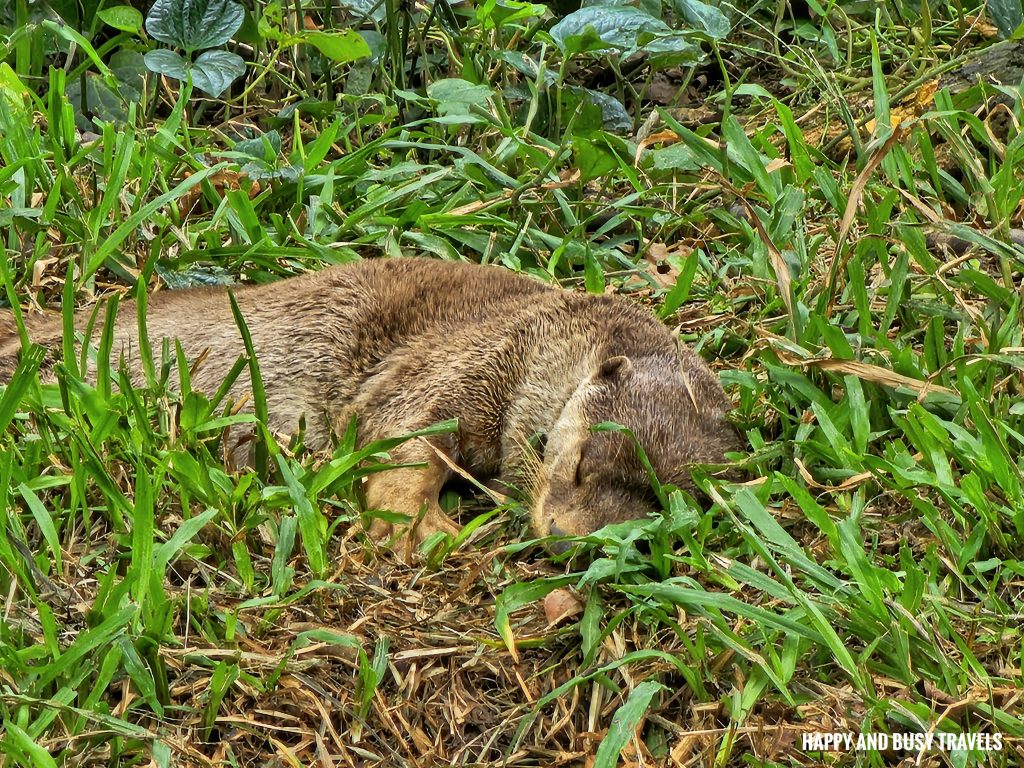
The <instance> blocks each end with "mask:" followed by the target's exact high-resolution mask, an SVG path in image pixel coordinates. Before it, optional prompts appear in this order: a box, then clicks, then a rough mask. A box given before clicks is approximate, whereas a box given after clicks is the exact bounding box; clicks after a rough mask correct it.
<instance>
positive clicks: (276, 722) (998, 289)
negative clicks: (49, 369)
mask: <svg viewBox="0 0 1024 768" xmlns="http://www.w3.org/2000/svg"><path fill="white" fill-rule="evenodd" d="M1020 11H1021V9H1020V5H1019V2H1017V0H998V2H997V1H996V0H993V2H992V3H991V7H990V8H989V9H987V10H986V9H985V8H982V7H978V6H977V3H973V2H966V3H965V2H963V1H962V0H913V2H911V1H910V0H893V1H892V2H866V1H865V2H848V3H842V4H839V3H835V2H824V0H822V1H821V2H819V0H805V1H804V2H800V1H799V0H792V1H791V2H787V1H786V0H763V1H759V2H753V3H750V4H746V5H742V4H741V6H740V7H736V6H733V5H731V4H729V3H727V2H720V3H716V2H713V1H711V0H709V2H707V3H704V2H698V1H697V0H671V1H670V2H661V0H639V2H637V3H617V2H609V3H587V4H585V5H584V6H583V7H580V6H579V5H578V4H577V3H574V2H572V0H553V2H551V3H550V4H549V5H546V6H545V5H541V4H535V3H527V2H516V0H485V1H484V2H478V3H450V2H447V0H436V1H435V2H432V3H415V2H399V0H377V1H376V2H375V1H374V0H283V1H282V2H276V0H246V2H244V3H243V4H238V3H236V2H234V1H233V0H156V2H154V3H152V4H151V3H149V2H144V1H143V0H135V1H134V3H133V4H132V5H124V4H119V2H118V0H50V2H48V3H46V2H29V1H28V0H13V1H12V2H6V3H4V4H3V7H2V8H0V158H2V166H0V225H2V227H3V230H2V232H0V236H2V238H3V247H4V250H5V258H4V259H3V260H2V270H3V271H2V275H0V278H2V282H3V285H4V289H5V291H4V295H5V296H6V303H7V305H9V306H11V307H14V308H20V312H21V313H22V314H24V313H28V312H36V311H39V308H40V307H44V306H45V307H51V308H56V307H58V306H60V305H61V304H63V307H64V310H65V318H66V319H68V320H69V319H70V316H71V314H70V312H71V309H72V308H75V307H88V306H92V305H93V302H94V300H95V299H96V298H97V297H100V296H110V295H126V296H128V297H131V296H132V295H136V296H139V297H144V296H145V292H144V290H142V289H145V288H149V289H154V288H157V287H160V288H162V289H173V288H180V287H184V286H189V285H196V284H208V283H229V282H232V281H235V280H245V281H261V282H262V281H270V280H275V279H278V278H281V277H284V276H287V275H290V274H294V273H298V272H301V271H305V270H309V269H316V268H319V267H322V266H324V265H327V264H335V263H342V262H345V261H349V260H351V259H355V258H359V257H364V256H398V255H400V254H403V253H404V254H408V253H414V252H415V253H428V254H432V255H434V256H436V257H438V258H444V259H467V260H470V261H478V262H491V263H498V264H503V265H505V266H507V267H509V268H511V269H517V270H522V271H524V272H529V273H531V274H535V275H539V276H541V277H544V278H545V279H548V280H553V281H558V282H560V283H562V284H563V285H565V286H567V287H569V288H572V289H576V290H587V291H591V292H604V291H617V292H622V293H626V294H628V295H629V296H631V297H632V298H633V299H634V300H635V301H637V302H640V303H643V304H646V305H648V306H649V307H650V308H651V309H652V311H654V312H656V313H657V314H658V315H659V316H660V317H661V318H662V319H663V320H664V321H665V322H666V323H668V324H669V325H671V326H672V327H674V328H677V329H678V330H679V332H680V334H681V335H682V336H683V337H684V338H685V339H686V340H688V341H689V342H691V343H693V344H694V345H696V346H697V347H698V348H699V350H700V351H701V353H702V354H703V355H704V356H705V357H706V358H707V359H708V360H709V361H712V362H713V364H714V365H715V366H716V367H718V368H720V369H721V376H722V380H723V382H724V383H725V385H726V387H727V389H728V390H729V392H730V394H731V396H732V397H733V398H734V400H735V402H736V411H735V421H736V423H737V425H738V426H739V427H740V428H741V429H742V430H743V432H744V434H745V435H746V437H747V439H748V441H749V443H750V448H751V452H750V456H749V457H748V458H747V459H746V461H745V463H746V466H747V467H748V468H749V469H750V470H751V473H752V476H753V477H755V478H756V480H755V481H754V482H749V483H744V484H734V483H729V482H726V481H724V480H721V479H718V478H715V477H714V476H711V475H706V474H700V475H699V481H700V483H701V485H702V487H703V488H704V489H705V490H706V492H707V496H708V497H709V499H710V503H709V504H703V505H702V504H698V503H697V502H695V501H694V500H693V499H692V498H690V497H689V496H687V495H686V494H683V493H681V492H678V491H677V492H673V493H671V494H670V496H669V499H668V504H667V509H666V510H665V513H664V515H662V516H660V517H658V518H656V519H651V520H649V521H648V522H646V523H645V524H643V525H640V526H632V527H628V526H627V527H623V528H615V529H607V530H605V531H602V532H599V533H598V534H595V535H593V536H591V537H588V538H587V539H586V541H584V542H582V544H581V548H580V551H579V552H578V553H577V555H576V556H572V557H560V558H552V557H550V556H549V555H547V554H546V553H545V551H544V550H543V548H542V546H541V545H540V544H538V543H537V542H534V541H532V540H530V536H529V533H528V526H527V522H526V516H525V514H524V509H523V507H522V505H521V504H520V503H517V502H512V503H510V504H508V505H506V506H504V507H499V508H498V509H497V510H496V509H495V508H494V506H495V505H494V502H491V501H488V500H487V499H482V500H479V499H478V500H477V501H476V502H473V501H464V502H461V503H462V506H463V509H462V512H461V520H462V522H463V523H464V524H466V529H465V531H464V534H463V536H462V537H460V540H459V541H457V542H441V543H439V545H438V546H437V547H435V548H434V549H433V551H432V552H431V553H429V554H428V555H427V556H426V557H424V558H423V559H421V560H420V561H419V562H418V563H417V564H415V565H406V564H405V563H404V561H403V558H402V557H401V556H400V554H397V553H392V552H389V551H386V550H381V549H379V548H377V547H376V546H375V544H374V543H373V542H372V541H369V540H367V538H366V537H365V536H364V534H363V533H362V528H361V526H359V525H355V524H353V523H354V521H356V520H358V518H359V516H360V514H361V511H362V510H361V508H360V504H359V494H358V485H359V478H360V477H361V476H362V475H363V474H365V473H366V472H368V471H374V470H375V469H376V468H379V466H381V463H382V462H386V456H385V455H383V454H382V453H381V452H382V451H383V450H385V449H386V446H373V447H372V448H371V449H370V450H368V451H362V452H360V451H355V450H354V447H353V444H352V441H351V439H350V437H345V436H343V437H342V438H341V439H340V442H339V446H338V448H337V450H336V451H335V452H334V453H333V455H331V456H314V455H309V454H307V453H306V452H305V451H303V450H302V449H301V446H297V445H285V444H277V443H276V442H275V441H274V437H273V436H271V435H266V434H265V435H264V436H263V439H264V444H265V445H266V453H267V456H268V457H269V461H268V462H267V464H266V465H265V466H263V467H261V471H260V472H257V473H255V474H253V473H241V474H239V473H229V472H226V471H225V469H224V466H223V463H222V461H221V457H220V452H219V447H218V441H219V438H220V435H221V434H222V432H223V430H224V429H225V428H226V427H227V426H228V425H230V424H232V423H233V422H235V421H237V420H239V419H240V418H243V417H241V416H239V415H236V414H234V413H233V411H232V410H231V408H230V404H228V403H225V402H223V399H224V398H223V393H222V392H221V393H199V392H194V391H192V390H191V388H190V387H189V385H188V377H187V369H186V368H184V367H179V369H178V370H176V371H175V372H174V373H173V374H172V373H171V372H170V371H171V368H170V365H169V362H170V361H171V360H172V359H174V356H175V349H174V348H173V347H167V346H165V347H164V348H163V349H158V350H152V359H153V361H154V364H153V365H152V366H151V367H150V369H149V370H148V371H147V386H145V387H143V388H133V387H132V386H131V385H130V384H129V383H128V381H127V380H126V378H125V377H124V375H123V374H122V373H121V372H120V371H117V370H114V371H111V370H109V369H107V368H105V367H104V366H101V367H100V369H99V375H98V379H97V380H96V382H95V385H93V384H88V383H85V382H84V381H83V378H82V376H81V371H82V368H83V364H84V363H85V362H86V361H85V360H84V359H81V358H78V357H76V354H75V351H74V349H73V346H72V345H71V344H70V343H66V345H65V349H64V350H63V352H62V353H58V354H57V360H56V369H57V382H56V384H40V380H39V377H38V376H37V375H36V371H37V369H38V368H39V366H40V365H41V364H43V356H42V354H41V351H39V350H37V349H31V348H26V350H25V352H24V354H23V356H22V360H21V363H20V367H19V369H18V371H17V373H16V375H15V376H14V379H13V380H12V382H11V383H10V384H9V385H8V386H7V387H6V388H0V392H2V395H0V591H2V593H3V595H4V602H3V611H2V616H0V715H2V720H3V728H2V731H0V765H18V766H33V767H35V768H44V767H49V766H55V765H75V766H78V765H134V764H138V765H157V766H166V765H202V766H207V765H225V764H227V765H314V764H315V765H324V766H329V765H350V766H363V765H374V764H384V765H396V766H397V765H409V766H414V765H439V764H446V763H453V764H454V763H458V764H478V765H515V766H528V765H544V766H550V765H588V766H592V765H596V766H614V765H618V764H620V761H622V763H623V764H629V765H673V766H696V765H715V766H739V765H757V766H800V765H820V764H828V765H864V766H881V765H891V764H894V763H896V762H899V761H900V760H906V761H907V762H906V763H905V764H907V765H925V766H947V765H948V766H957V767H959V766H967V765H978V764H987V765H1021V764H1024V723H1022V720H1021V711H1022V701H1024V673H1022V666H1024V635H1022V632H1021V627H1022V625H1024V621H1022V620H1024V605H1022V593H1024V564H1022V558H1024V462H1022V459H1021V454H1022V443H1024V399H1022V397H1021V392H1022V387H1024V380H1022V373H1021V372H1022V370H1024V339H1022V327H1024V308H1022V305H1021V292H1020V285H1021V279H1022V270H1024V245H1022V244H1024V234H1022V227H1024V222H1022V215H1024V204H1022V198H1024V183H1022V170H1024V152H1022V149H1024V138H1022V135H1024V134H1022V133H1021V119H1022V116H1024V105H1022V92H1021V87H1020V84H1021V80H1022V76H1024V52H1022V50H1024V49H1022V48H1021V47H1020V44H1019V43H1018V42H1015V41H1013V40H1010V41H1008V42H1001V43H1000V42H996V39H997V38H999V37H1004V38H1008V37H1011V36H1012V34H1013V32H1014V30H1015V29H1017V28H1018V27H1019V25H1020V23H1021V21H1022V20H1024V19H1022V17H1021V13H1020ZM141 306H142V308H143V309H144V306H145V303H144V302H141ZM104 339H105V341H104V343H105V344H109V333H107V334H105V335H104ZM68 342H70V336H69V337H68ZM103 357H104V356H103V355H100V358H101V359H102V358H103ZM246 364H248V363H247V360H246V359H245V358H244V357H243V358H241V359H240V361H239V364H238V367H237V370H239V371H240V370H242V368H243V367H244V366H245V365H246ZM257 398H258V393H257ZM449 501H451V502H452V503H460V502H459V500H458V498H457V497H454V496H453V497H451V498H449ZM466 539H468V540H469V542H468V544H466V543H465V540H466ZM546 596H547V598H546V601H545V597H546ZM545 608H546V609H547V611H548V613H547V614H545ZM551 614H556V615H551ZM557 614H564V615H561V616H559V615H557ZM822 730H823V731H853V732H883V733H892V732H904V731H914V732H921V733H936V732H945V733H953V734H961V733H962V734H967V733H1000V734H1002V735H1003V746H1002V749H1001V750H1000V751H997V752H984V751H982V750H979V749H972V748H971V747H970V746H968V745H967V744H966V742H965V743H964V744H962V745H961V746H963V748H962V749H954V750H952V751H945V752H938V751H934V750H932V751H927V752H922V753H917V752H911V753H905V752H894V751H888V752H866V753H848V752H847V753H833V754H829V755H825V754H819V753H814V752H808V751H806V750H804V749H803V748H802V742H801V735H802V734H803V733H805V732H811V731H822Z"/></svg>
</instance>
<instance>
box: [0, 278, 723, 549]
mask: <svg viewBox="0 0 1024 768" xmlns="http://www.w3.org/2000/svg"><path fill="white" fill-rule="evenodd" d="M235 296H236V298H237V300H238V303H239V306H240V308H241V310H242V313H243V315H244V316H245V318H246V323H247V325H248V327H249V330H250V332H251V334H252V338H253V342H254V346H255V349H256V354H257V359H258V360H259V364H260V369H261V372H262V374H263V377H264V380H265V385H266V391H267V406H268V411H269V419H270V425H269V426H270V427H271V429H273V430H275V431H277V432H281V433H286V434H287V433H291V432H293V431H294V430H295V429H296V428H297V426H298V424H299V419H300V417H303V416H304V417H305V422H306V441H307V445H309V446H310V447H312V448H314V449H325V448H329V447H330V440H331V433H332V432H335V433H340V432H342V431H344V429H345V427H346V425H347V424H348V421H349V419H350V418H351V416H352V415H355V416H357V418H358V424H359V430H360V440H361V442H367V441H370V440H374V439H377V438H382V437H390V436H396V435H401V434H403V433H406V432H410V431H412V430H416V429H420V428H423V427H427V426H429V425H431V424H434V423H436V422H439V421H442V420H445V419H450V418H457V419H458V424H459V426H458V430H457V432H456V433H454V434H451V435H443V436H441V437H439V438H432V439H431V440H432V445H428V444H427V443H426V442H425V441H423V440H413V441H410V442H407V443H405V444H404V445H403V446H401V447H400V448H399V449H397V450H396V451H394V453H393V458H394V459H395V460H396V461H398V462H402V463H425V464H426V465H427V468H426V469H411V468H410V469H394V470H390V471H388V472H384V473H380V474H377V475H373V476H371V477H370V478H369V480H368V482H367V486H366V496H367V503H368V505H369V506H370V507H371V508H380V509H391V510H395V511H398V512H403V513H407V514H410V515H413V516H415V515H416V514H417V513H419V512H421V510H422V509H423V507H424V505H426V506H425V508H426V512H425V516H424V518H423V519H422V522H421V524H420V525H419V527H418V529H417V536H416V538H418V539H422V538H423V537H424V536H425V535H427V534H428V533H430V532H432V531H435V530H449V531H450V530H453V529H454V525H453V524H452V522H451V521H450V520H449V519H448V518H447V517H446V516H445V515H444V513H443V512H442V511H441V509H440V507H439V505H438V501H437V500H438V495H439V493H440V489H441V486H442V485H443V484H444V482H445V481H446V480H447V479H448V478H449V476H450V469H449V468H448V466H447V465H446V464H445V463H444V462H443V461H442V460H441V459H440V458H439V457H438V455H437V451H436V450H435V448H436V449H438V450H440V451H443V452H444V453H445V454H447V455H448V456H449V457H450V458H451V459H452V460H453V461H455V462H457V463H458V464H460V465H461V466H463V467H465V468H466V469H467V470H468V471H470V472H471V473H473V474H474V475H476V476H479V477H499V478H501V479H503V480H506V481H508V482H511V483H513V484H522V483H523V482H524V481H525V482H527V483H528V484H529V485H530V486H531V489H530V490H531V491H532V495H533V518H532V519H533V525H534V528H535V530H536V533H538V534H540V535H546V534H549V533H555V534H572V535H579V534H585V533H589V532H590V531H593V530H596V529H597V528H599V527H601V526H603V525H605V524H607V523H610V522H616V521H623V520H628V519H635V518H637V517H641V516H643V514H644V513H645V512H646V511H647V510H648V509H650V508H651V506H652V504H651V499H650V489H649V484H648V480H647V477H646V474H645V473H644V470H643V468H642V467H641V465H640V462H639V459H638V458H637V455H636V452H635V450H634V449H633V447H632V444H631V443H630V441H629V440H628V439H627V438H626V437H625V436H624V435H622V434H617V433H592V432H591V431H590V426H591V425H592V424H595V423H598V422H603V421H615V422H618V423H620V424H623V425H624V426H626V427H628V428H630V429H631V430H632V431H633V432H634V433H635V434H636V437H637V439H638V441H639V443H640V444H641V445H642V446H643V448H644V450H645V451H646V453H647V455H648V457H649V458H650V460H651V462H652V463H653V465H654V467H655V469H656V471H657V473H658V476H659V477H660V478H661V480H662V481H670V482H674V483H677V484H685V483H686V482H688V473H687V471H686V466H687V465H689V464H692V463H697V462H718V461H721V460H722V457H723V453H724V452H725V451H727V450H733V449H735V448H736V447H737V437H736V434H735V432H734V430H733V429H732V427H731V426H730V425H729V424H728V423H727V422H726V421H725V419H724V414H725V412H726V410H727V409H728V408H729V402H728V400H727V399H726V397H725V395H724V393H723V392H722V390H721V387H720V386H719V384H718V381H717V379H716V378H715V376H714V375H713V374H712V373H711V372H710V371H709V370H708V369H707V367H706V366H705V365H704V363H703V362H702V361H701V360H700V359H699V358H698V357H697V356H696V355H695V354H694V353H693V352H692V351H690V350H689V349H687V348H685V347H682V346H681V345H679V344H678V342H677V341H676V340H675V338H674V337H673V336H672V335H671V334H670V333H669V332H668V331H667V330H666V329H665V328H664V327H663V326H662V325H661V324H660V323H658V322H657V321H656V320H655V319H654V318H653V317H651V316H650V315H649V314H647V313H645V312H643V311H641V310H639V309H637V308H635V307H633V306H632V305H630V304H629V303H628V302H626V301H624V300H622V299H618V298H612V297H594V296H584V295H580V294H574V293H569V292H566V291H562V290H559V289H557V288H553V287H550V286H547V285H545V284H544V283H541V282H539V281H536V280H532V279H529V278H526V277H521V276H517V275H514V274H513V273H511V272H508V271H506V270H503V269H500V268H496V267H480V266H474V265H469V264H461V263H452V262H442V261H437V260H429V259H395V260H375V261H363V262H358V263H355V264H352V265H349V266H345V267H335V268H330V269H325V270H323V271H321V272H316V273H310V274H307V275H303V276H301V277H296V278H293V279H290V280H286V281H282V282H279V283H275V284H272V285H264V286H246V287H239V288H237V289H235ZM147 318H148V327H149V334H150V337H151V339H152V342H153V348H154V349H155V350H159V349H160V339H162V338H164V337H169V338H177V339H179V340H180V341H181V343H182V345H183V347H184V349H185V352H186V354H187V355H188V356H189V357H190V358H192V359H194V358H197V357H199V356H200V355H201V354H202V353H203V352H205V351H207V350H209V354H208V355H207V357H206V359H205V361H204V362H203V364H202V365H200V366H199V367H198V370H197V371H196V372H195V374H194V376H193V387H194V388H196V389H200V390H207V391H213V390H215V389H216V388H217V386H218V385H219V384H220V382H221V381H222V380H223V378H224V376H225V375H226V373H227V372H228V370H229V368H230V367H231V365H232V364H233V363H234V361H235V360H236V359H237V357H238V355H239V354H240V353H241V351H242V343H241V338H240V336H239V333H238V331H237V329H236V326H235V323H234V320H233V318H232V315H231V310H230V305H229V303H228V301H227V298H226V293H225V291H224V290H223V289H212V288H211V289H207V288H203V289H194V290H188V291H179V292H173V291H165V292H160V293H156V294H154V295H153V296H152V298H151V299H150V302H149V311H148V315H147ZM80 319H81V318H80ZM83 322H84V320H83ZM28 330H29V334H30V336H31V337H32V340H33V341H35V342H37V343H41V344H44V345H47V346H50V347H51V348H52V347H56V346H59V343H60V337H61V327H60V321H59V319H49V318H47V319H42V320H40V319H38V318H37V319H34V320H32V321H30V323H29V328H28ZM116 340H117V341H118V342H119V344H115V352H116V354H123V355H125V357H126V358H128V361H129V364H130V365H132V367H133V368H136V369H137V368H138V364H137V360H135V361H133V360H132V357H133V351H134V350H135V349H136V347H137V328H136V320H135V310H134V307H133V306H132V305H131V304H130V303H126V304H124V305H123V306H122V307H121V309H120V310H119V312H118V317H117V323H116ZM19 348H20V341H19V340H18V338H17V334H16V333H15V332H14V331H13V324H12V323H11V322H10V320H9V319H8V320H4V319H3V318H0V381H2V380H4V376H7V377H9V376H10V372H11V371H12V370H13V366H14V362H15V361H16V359H17V353H18V349H19ZM115 362H116V361H115ZM247 388H248V380H247V379H245V380H244V381H241V380H240V381H239V382H238V383H236V391H235V395H236V396H239V395H241V394H243V393H244V391H245V390H246V389H247ZM535 433H541V434H544V435H547V438H548V439H547V447H546V450H545V454H544V457H543V460H540V459H538V458H536V457H534V456H532V453H531V450H530V449H529V447H528V441H529V439H530V437H531V436H532V435H534V434H535ZM378 532H379V533H384V532H385V531H384V530H383V528H382V529H381V530H379V531H378Z"/></svg>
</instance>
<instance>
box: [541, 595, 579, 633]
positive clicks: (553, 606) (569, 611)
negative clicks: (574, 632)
mask: <svg viewBox="0 0 1024 768" xmlns="http://www.w3.org/2000/svg"><path fill="white" fill-rule="evenodd" d="M582 612H583V601H582V600H580V599H579V598H578V597H576V595H574V594H573V593H572V592H571V591H570V590H568V589H556V590H554V591H553V592H548V594H547V595H546V596H545V598H544V618H546V619H547V622H548V626H549V627H553V626H554V625H556V624H558V623H560V622H562V621H564V620H565V619H568V618H569V617H571V616H575V615H577V614H579V613H582Z"/></svg>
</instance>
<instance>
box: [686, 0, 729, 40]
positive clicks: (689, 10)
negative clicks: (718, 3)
mask: <svg viewBox="0 0 1024 768" xmlns="http://www.w3.org/2000/svg"><path fill="white" fill-rule="evenodd" d="M673 5H674V6H675V8H676V11H677V12H678V13H679V15H680V16H681V17H682V18H684V19H686V21H687V23H689V24H690V26H692V27H694V28H695V29H697V30H699V31H700V32H703V33H704V34H706V35H707V36H708V37H710V38H713V39H715V40H721V39H722V38H724V37H725V36H726V35H728V34H729V29H730V28H731V25H730V24H729V19H728V18H726V15H725V14H724V13H722V12H721V11H720V10H719V9H718V8H715V6H713V5H708V4H707V3H702V2H701V1H700V0H674V2H673Z"/></svg>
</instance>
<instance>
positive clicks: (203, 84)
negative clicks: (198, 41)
mask: <svg viewBox="0 0 1024 768" xmlns="http://www.w3.org/2000/svg"><path fill="white" fill-rule="evenodd" d="M244 74H245V61H243V60H242V57H241V56H239V55H238V54H235V53H232V52H231V51H206V52H205V53H202V54H200V55H199V58H198V59H196V60H195V63H194V64H193V65H192V84H193V85H194V86H195V87H196V88H198V89H199V90H201V91H202V92H203V93H205V94H208V95H210V96H220V95H221V94H222V93H223V92H224V90H225V89H226V88H227V87H228V86H229V85H231V84H232V83H233V82H234V81H235V80H237V79H238V78H240V77H241V76H242V75H244Z"/></svg>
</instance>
